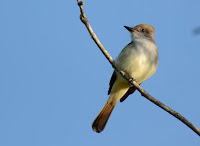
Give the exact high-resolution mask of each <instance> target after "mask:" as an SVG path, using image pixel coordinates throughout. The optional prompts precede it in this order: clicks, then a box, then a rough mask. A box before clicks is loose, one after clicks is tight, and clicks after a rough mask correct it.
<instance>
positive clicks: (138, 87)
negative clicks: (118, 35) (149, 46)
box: [77, 0, 200, 136]
mask: <svg viewBox="0 0 200 146" xmlns="http://www.w3.org/2000/svg"><path fill="white" fill-rule="evenodd" d="M77 2H78V6H79V8H80V12H81V15H80V19H81V21H82V22H83V23H84V24H85V26H86V28H87V29H88V31H89V33H90V36H91V37H92V39H93V40H94V42H95V43H96V44H97V46H98V47H99V49H100V50H101V52H102V53H103V54H104V55H105V57H106V58H107V59H108V61H109V62H110V63H111V65H112V67H113V68H114V69H115V70H116V71H117V72H119V73H120V74H121V75H122V76H123V77H124V78H125V79H126V80H127V81H128V82H129V83H130V84H132V85H133V86H135V87H136V88H137V90H138V91H139V92H140V93H141V95H142V96H144V97H145V98H147V99H148V100H150V101H151V102H153V103H154V104H156V105H157V106H159V107H160V108H162V109H163V110H165V111H166V112H168V113H170V114H171V115H173V116H174V117H176V118H177V119H179V120H180V121H181V122H183V123H184V124H185V125H187V126H188V127H189V128H190V129H192V130H193V131H194V132H195V133H196V134H198V135H199V136H200V130H199V129H198V128H197V127H196V126H195V125H193V124H192V123H190V122H189V121H188V120H187V119H186V118H184V117H183V116H182V115H181V114H179V113H177V112H176V111H174V110H172V109H171V108H169V107H168V106H166V105H165V104H163V103H161V102H160V101H158V100H157V99H155V98H154V97H152V96H151V95H149V94H148V93H147V92H146V91H145V90H144V89H143V88H142V87H141V86H139V85H138V84H137V83H136V82H135V81H134V80H133V79H132V78H130V77H129V75H128V74H126V73H125V72H124V71H121V70H120V69H119V67H117V66H116V64H115V62H114V60H113V59H112V57H111V56H110V55H109V53H108V52H107V51H106V49H105V48H104V47H103V45H102V44H101V42H100V41H99V39H98V38H97V36H96V34H95V33H94V31H93V30H92V28H91V26H90V24H89V22H88V19H87V17H86V15H85V13H84V11H83V5H84V2H82V1H80V0H77Z"/></svg>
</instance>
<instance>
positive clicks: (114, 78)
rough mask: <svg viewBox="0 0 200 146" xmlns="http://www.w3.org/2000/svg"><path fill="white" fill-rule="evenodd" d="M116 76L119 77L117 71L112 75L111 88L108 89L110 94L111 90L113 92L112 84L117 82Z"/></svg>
mask: <svg viewBox="0 0 200 146" xmlns="http://www.w3.org/2000/svg"><path fill="white" fill-rule="evenodd" d="M116 78H117V76H116V73H115V71H114V72H113V74H112V77H111V79H110V83H109V85H110V87H109V89H108V95H109V94H110V92H111V90H112V86H113V84H114V83H115V80H116Z"/></svg>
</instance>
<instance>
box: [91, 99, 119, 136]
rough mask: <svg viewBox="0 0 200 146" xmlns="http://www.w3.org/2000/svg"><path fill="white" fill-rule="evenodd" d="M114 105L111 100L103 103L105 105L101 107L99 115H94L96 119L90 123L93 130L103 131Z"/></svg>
mask: <svg viewBox="0 0 200 146" xmlns="http://www.w3.org/2000/svg"><path fill="white" fill-rule="evenodd" d="M115 105H116V104H114V103H113V102H110V103H108V102H107V103H106V104H105V106H104V107H103V109H102V110H101V112H100V113H99V115H98V116H97V117H96V119H95V120H94V122H93V124H92V129H93V130H94V131H96V132H97V133H100V132H101V131H103V129H104V128H105V126H106V123H107V121H108V119H109V117H110V114H111V113H112V111H113V109H114V107H115Z"/></svg>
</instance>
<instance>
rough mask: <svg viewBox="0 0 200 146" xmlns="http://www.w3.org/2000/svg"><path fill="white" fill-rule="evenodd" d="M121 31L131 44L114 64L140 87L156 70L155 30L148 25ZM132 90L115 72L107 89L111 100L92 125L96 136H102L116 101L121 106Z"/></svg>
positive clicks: (132, 87) (133, 88)
mask: <svg viewBox="0 0 200 146" xmlns="http://www.w3.org/2000/svg"><path fill="white" fill-rule="evenodd" d="M124 27H125V28H126V29H127V30H128V31H129V32H130V34H131V42H130V43H129V44H128V45H126V46H125V47H124V49H123V50H122V51H121V53H120V54H119V56H118V57H117V58H116V60H115V63H116V65H117V67H118V68H119V69H120V70H121V71H124V72H125V73H127V74H128V75H129V77H131V78H132V79H134V80H135V81H136V82H137V83H138V84H141V83H142V82H144V81H145V80H146V79H148V78H149V77H151V76H152V75H153V74H154V73H155V72H156V69H157V67H158V48H157V45H156V43H155V39H154V31H155V29H154V27H152V26H151V25H148V24H139V25H137V26H135V27H128V26H124ZM135 90H136V88H135V87H134V86H131V84H130V83H129V82H128V81H127V80H126V79H124V78H123V77H122V76H121V75H120V74H119V73H118V72H116V71H114V72H113V74H112V76H111V79H110V83H109V89H108V95H109V94H110V96H109V98H108V100H107V102H106V104H105V105H104V107H103V108H102V110H101V111H100V113H99V114H98V116H97V117H96V118H95V120H94V121H93V124H92V129H93V130H94V131H95V132H97V133H100V132H102V131H103V130H104V128H105V126H106V123H107V121H108V119H109V117H110V115H111V113H112V111H113V109H114V107H115V106H116V104H117V103H118V101H119V100H120V102H123V101H124V100H125V99H126V98H127V97H128V96H129V95H130V94H132V93H134V91H135Z"/></svg>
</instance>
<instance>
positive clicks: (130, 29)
mask: <svg viewBox="0 0 200 146" xmlns="http://www.w3.org/2000/svg"><path fill="white" fill-rule="evenodd" d="M124 27H125V28H126V29H127V30H128V31H129V32H133V31H134V29H133V28H132V27H128V26H124Z"/></svg>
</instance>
